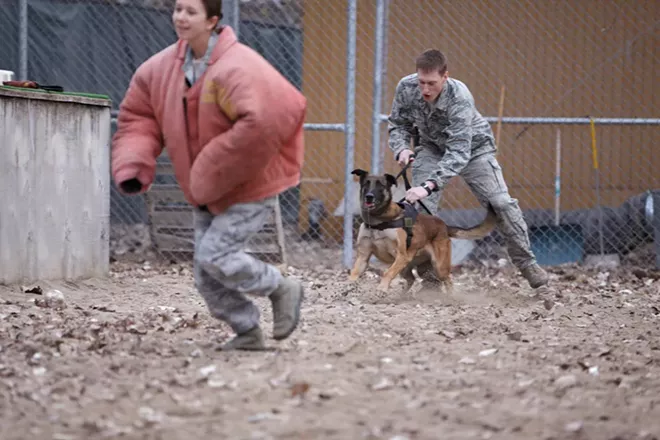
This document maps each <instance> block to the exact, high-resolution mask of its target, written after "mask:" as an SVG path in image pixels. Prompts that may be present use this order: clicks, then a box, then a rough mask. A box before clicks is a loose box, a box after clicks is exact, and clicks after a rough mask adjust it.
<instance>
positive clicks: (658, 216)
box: [652, 191, 660, 269]
mask: <svg viewBox="0 0 660 440" xmlns="http://www.w3.org/2000/svg"><path fill="white" fill-rule="evenodd" d="M652 197H653V199H652V200H653V220H652V222H653V247H654V249H655V268H656V269H660V192H657V191H656V192H655V194H654V195H653V196H652Z"/></svg>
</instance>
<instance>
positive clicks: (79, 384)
mask: <svg viewBox="0 0 660 440" xmlns="http://www.w3.org/2000/svg"><path fill="white" fill-rule="evenodd" d="M289 273H290V274H291V275H292V276H296V277H298V278H300V279H302V280H303V282H304V284H305V286H306V292H307V299H306V301H305V303H304V307H303V319H302V322H301V325H300V327H299V330H298V331H296V332H295V333H294V334H293V335H292V337H291V338H289V339H288V340H286V341H282V342H276V341H274V340H272V339H269V342H268V343H269V345H270V346H271V347H272V348H273V350H272V351H268V352H264V353H240V352H233V353H224V352H218V351H215V350H214V347H215V346H216V344H217V343H218V342H220V341H222V340H223V339H225V338H227V337H229V336H230V334H229V332H228V328H227V327H226V326H225V325H224V324H221V323H219V322H218V321H215V320H214V319H213V318H211V317H210V316H209V315H208V312H207V309H206V307H205V305H204V303H203V302H202V300H201V297H200V296H199V295H198V294H197V293H196V292H195V290H194V289H193V287H192V286H193V284H192V276H191V271H190V267H189V266H187V265H183V264H168V265H155V264H149V263H141V264H128V263H121V262H115V263H113V265H112V273H111V276H110V277H109V278H108V279H92V280H85V281H79V282H75V283H72V282H62V283H48V282H43V283H36V284H33V285H30V286H0V438H1V439H3V440H14V439H54V440H64V439H101V438H125V439H182V440H183V439H192V438H209V439H210V438H222V439H225V438H226V439H342V440H346V439H389V440H394V439H397V440H403V439H410V440H412V439H438V438H442V439H490V438H492V439H509V440H517V439H526V440H527V439H546V440H550V439H557V440H559V439H604V440H624V439H645V440H650V439H658V438H660V417H659V416H660V338H659V336H660V327H659V324H660V281H659V278H660V274H659V273H658V272H653V271H650V270H648V269H640V268H634V267H626V268H621V269H616V270H611V271H609V272H602V271H601V272H599V271H595V270H587V269H585V268H579V267H572V266H569V267H563V268H555V269H553V272H552V283H553V286H554V290H553V291H552V292H545V294H544V295H540V296H532V292H531V291H530V289H529V288H528V287H527V286H526V284H525V283H524V281H523V280H522V279H521V278H520V277H519V276H518V275H517V274H516V273H515V271H513V270H512V268H511V267H510V266H505V267H501V268H497V267H495V268H487V267H483V266H482V267H473V268H468V267H463V268H457V269H456V271H455V273H454V283H455V290H454V293H453V295H451V296H449V295H446V294H441V293H437V292H433V291H425V290H420V288H419V286H416V287H415V288H414V289H413V292H411V293H410V294H408V295H402V294H401V293H400V291H399V289H400V288H401V283H395V285H394V288H393V290H392V292H391V293H389V294H387V295H379V294H377V293H376V292H375V287H376V284H377V281H378V275H377V274H375V273H372V272H367V273H366V274H365V276H364V278H363V279H362V280H361V281H360V283H359V284H357V285H350V284H349V283H348V282H347V281H346V277H347V274H346V272H345V271H343V270H338V269H336V268H333V267H331V265H330V264H329V263H327V264H326V265H325V266H318V267H310V268H305V269H302V268H294V267H290V268H289ZM53 290H57V292H54V291H53ZM255 301H256V302H257V303H258V304H259V305H260V307H261V309H262V312H263V313H262V319H263V322H264V329H265V330H266V332H267V335H270V333H271V323H272V321H271V315H270V308H269V307H268V303H267V300H264V299H256V300H255Z"/></svg>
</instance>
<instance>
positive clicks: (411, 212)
mask: <svg viewBox="0 0 660 440" xmlns="http://www.w3.org/2000/svg"><path fill="white" fill-rule="evenodd" d="M397 205H399V206H400V207H401V208H402V209H403V217H401V218H398V219H396V220H390V221H388V222H383V223H378V224H375V225H370V224H369V223H365V226H366V227H367V229H376V230H378V231H384V230H385V229H398V228H403V230H404V231H406V248H409V247H410V243H412V237H413V226H414V225H415V222H416V221H417V214H419V212H417V210H416V209H415V207H414V206H413V205H411V204H410V203H408V202H399V203H397Z"/></svg>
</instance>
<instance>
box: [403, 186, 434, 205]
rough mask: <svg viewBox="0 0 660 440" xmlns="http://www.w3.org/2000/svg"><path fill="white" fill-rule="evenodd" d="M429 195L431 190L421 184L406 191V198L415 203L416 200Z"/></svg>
mask: <svg viewBox="0 0 660 440" xmlns="http://www.w3.org/2000/svg"><path fill="white" fill-rule="evenodd" d="M428 195H429V192H428V191H427V190H426V189H425V188H423V187H421V186H415V187H413V188H410V189H409V190H408V191H406V200H407V201H408V202H410V203H415V202H416V201H418V200H422V199H423V198H424V197H426V196H428Z"/></svg>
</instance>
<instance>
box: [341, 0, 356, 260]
mask: <svg viewBox="0 0 660 440" xmlns="http://www.w3.org/2000/svg"><path fill="white" fill-rule="evenodd" d="M347 6H348V7H347V9H348V10H347V16H348V19H347V26H346V27H347V31H346V34H347V35H346V40H347V43H346V131H345V133H346V147H345V152H344V156H345V164H344V165H345V170H344V248H343V252H342V263H343V264H344V267H346V268H349V267H351V262H352V260H353V215H352V212H351V202H352V201H353V175H352V174H351V171H353V165H354V159H355V157H354V156H355V70H356V46H357V0H348V5H347Z"/></svg>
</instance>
